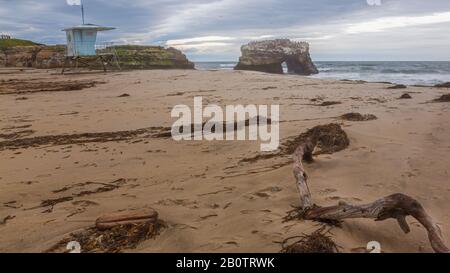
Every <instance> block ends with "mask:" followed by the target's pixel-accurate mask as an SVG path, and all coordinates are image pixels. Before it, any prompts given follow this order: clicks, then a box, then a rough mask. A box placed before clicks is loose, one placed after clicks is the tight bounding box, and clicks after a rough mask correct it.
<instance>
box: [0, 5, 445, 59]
mask: <svg viewBox="0 0 450 273" xmlns="http://www.w3.org/2000/svg"><path fill="white" fill-rule="evenodd" d="M379 1H380V0H84V1H83V2H84V5H85V10H86V21H87V22H88V23H94V24H100V25H106V26H113V27H117V30H114V31H110V32H105V33H101V34H100V36H99V39H101V40H103V41H115V42H117V43H127V44H157V45H163V46H174V47H176V48H179V49H181V50H182V51H183V52H184V53H186V54H187V55H188V57H189V58H190V59H192V60H196V61H201V60H221V61H225V60H232V61H233V60H236V59H237V58H238V57H239V55H240V49H239V48H240V46H241V45H242V44H244V43H247V42H248V41H250V40H257V39H273V38H290V39H297V40H304V41H307V42H309V43H310V44H311V54H312V56H313V59H314V60H316V61H321V60H447V61H450V31H449V30H450V0H381V5H376V2H379ZM368 2H370V3H372V5H370V4H369V3H368ZM80 14H81V13H80V9H79V7H77V6H69V5H67V4H66V0H0V33H8V34H11V35H13V36H15V37H17V38H24V39H30V40H33V41H36V42H41V43H47V44H55V43H64V42H65V35H64V33H63V32H62V31H61V29H63V28H64V27H67V26H72V25H77V24H80V23H81V15H80Z"/></svg>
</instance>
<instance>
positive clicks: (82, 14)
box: [80, 0, 84, 25]
mask: <svg viewBox="0 0 450 273" xmlns="http://www.w3.org/2000/svg"><path fill="white" fill-rule="evenodd" d="M80 3H81V18H82V20H83V25H84V7H83V1H82V0H80Z"/></svg>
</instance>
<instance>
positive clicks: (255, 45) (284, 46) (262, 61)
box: [234, 39, 319, 75]
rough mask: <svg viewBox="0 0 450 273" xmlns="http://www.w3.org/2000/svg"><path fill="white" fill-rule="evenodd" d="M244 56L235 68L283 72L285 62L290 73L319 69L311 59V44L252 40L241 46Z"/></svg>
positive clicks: (314, 72)
mask: <svg viewBox="0 0 450 273" xmlns="http://www.w3.org/2000/svg"><path fill="white" fill-rule="evenodd" d="M241 52H242V56H241V57H240V58H239V63H238V64H237V65H236V67H235V68H234V69H235V70H253V71H261V72H267V73H275V74H283V67H282V64H283V62H286V65H287V67H288V73H292V74H299V75H312V74H317V73H319V71H318V70H317V68H316V66H315V65H314V63H313V62H312V60H311V57H310V54H309V44H308V43H306V42H293V41H291V40H289V39H276V40H267V41H257V42H250V43H249V44H247V45H244V46H242V47H241Z"/></svg>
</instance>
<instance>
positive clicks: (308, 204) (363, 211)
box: [293, 136, 450, 253]
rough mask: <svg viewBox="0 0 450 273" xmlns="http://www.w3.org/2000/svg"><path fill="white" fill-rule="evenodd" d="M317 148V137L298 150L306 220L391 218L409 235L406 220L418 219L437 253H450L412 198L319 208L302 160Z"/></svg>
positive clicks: (402, 196)
mask: <svg viewBox="0 0 450 273" xmlns="http://www.w3.org/2000/svg"><path fill="white" fill-rule="evenodd" d="M316 144H317V139H314V136H312V137H309V138H306V139H305V141H304V142H303V143H301V144H300V145H299V146H298V148H297V149H296V150H295V152H294V155H293V159H294V177H295V179H296V182H297V188H298V191H299V201H300V209H302V210H303V212H302V215H303V218H304V219H306V220H317V221H324V220H325V221H327V220H333V221H340V220H343V219H347V218H371V219H375V221H383V220H386V219H389V218H394V219H396V220H397V222H398V224H399V225H400V227H401V229H402V230H403V231H404V232H405V233H408V232H409V231H410V228H409V226H408V223H407V222H406V219H405V218H406V216H412V217H414V218H415V219H416V220H417V221H419V223H421V224H422V225H423V226H424V227H425V229H426V230H427V232H428V239H429V240H430V243H431V246H432V248H433V250H434V251H435V252H438V253H449V252H450V250H449V248H448V247H447V246H446V245H445V244H444V240H443V238H442V234H441V230H440V228H439V226H438V225H437V224H436V223H435V222H434V220H433V219H432V218H431V216H430V215H429V214H428V213H427V212H426V211H425V209H424V208H423V207H422V205H421V204H420V203H419V202H418V201H417V200H415V199H414V198H412V197H409V196H407V195H405V194H401V193H397V194H393V195H389V196H386V197H383V198H381V199H379V200H376V201H375V202H373V203H369V204H365V205H351V204H347V203H344V202H339V204H338V205H337V206H331V207H318V206H315V205H314V202H313V201H312V196H311V192H310V190H309V187H308V176H307V174H306V171H305V168H304V166H303V163H302V160H307V161H311V160H312V152H313V150H314V148H315V146H316Z"/></svg>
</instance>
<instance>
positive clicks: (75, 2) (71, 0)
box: [66, 0, 81, 6]
mask: <svg viewBox="0 0 450 273" xmlns="http://www.w3.org/2000/svg"><path fill="white" fill-rule="evenodd" d="M66 1H67V5H71V6H81V0H66Z"/></svg>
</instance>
